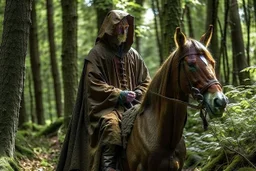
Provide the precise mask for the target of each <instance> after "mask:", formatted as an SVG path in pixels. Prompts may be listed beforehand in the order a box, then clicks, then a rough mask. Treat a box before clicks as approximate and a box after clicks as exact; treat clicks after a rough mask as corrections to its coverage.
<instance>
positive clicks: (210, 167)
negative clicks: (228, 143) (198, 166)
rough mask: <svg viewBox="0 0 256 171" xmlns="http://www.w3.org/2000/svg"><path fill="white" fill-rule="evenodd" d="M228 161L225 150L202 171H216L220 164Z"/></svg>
mask: <svg viewBox="0 0 256 171" xmlns="http://www.w3.org/2000/svg"><path fill="white" fill-rule="evenodd" d="M224 160H226V159H225V153H224V151H223V150H221V151H219V155H218V156H217V157H215V158H214V159H213V160H212V161H211V162H209V163H207V165H205V166H204V167H203V168H202V171H210V170H215V169H214V168H215V167H216V166H217V165H218V164H220V163H223V161H224Z"/></svg>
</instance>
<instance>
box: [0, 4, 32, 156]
mask: <svg viewBox="0 0 256 171" xmlns="http://www.w3.org/2000/svg"><path fill="white" fill-rule="evenodd" d="M31 4H32V1H31V0H22V1H18V0H6V7H5V13H4V18H5V19H4V22H3V35H2V44H1V46H0V83H1V84H0V157H3V156H8V157H13V153H14V147H15V133H16V130H17V126H18V117H19V116H18V115H19V110H20V103H21V97H22V91H23V86H24V75H25V57H26V54H27V45H28V37H29V27H30V24H31V20H30V14H31V9H32V8H31Z"/></svg>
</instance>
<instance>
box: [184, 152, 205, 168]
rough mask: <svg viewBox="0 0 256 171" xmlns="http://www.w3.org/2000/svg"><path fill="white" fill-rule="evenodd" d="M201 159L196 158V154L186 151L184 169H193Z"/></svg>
mask: <svg viewBox="0 0 256 171" xmlns="http://www.w3.org/2000/svg"><path fill="white" fill-rule="evenodd" d="M201 160H202V157H200V156H198V155H197V154H195V153H193V152H191V151H187V159H186V161H185V166H184V167H185V168H195V167H196V166H198V165H199V163H200V162H201Z"/></svg>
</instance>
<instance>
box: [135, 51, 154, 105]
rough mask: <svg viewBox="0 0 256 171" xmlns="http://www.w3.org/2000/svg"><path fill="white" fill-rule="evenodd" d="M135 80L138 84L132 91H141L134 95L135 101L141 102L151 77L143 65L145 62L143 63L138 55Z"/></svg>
mask: <svg viewBox="0 0 256 171" xmlns="http://www.w3.org/2000/svg"><path fill="white" fill-rule="evenodd" d="M137 80H139V81H138V83H137V85H136V87H135V89H134V91H135V92H136V91H138V90H140V91H141V94H139V93H136V94H137V97H136V99H137V100H139V101H141V100H142V96H144V94H145V93H146V91H147V87H148V85H149V83H150V81H151V77H150V74H149V71H148V68H147V66H146V64H145V62H144V61H143V59H142V58H141V57H140V56H139V55H138V65H137Z"/></svg>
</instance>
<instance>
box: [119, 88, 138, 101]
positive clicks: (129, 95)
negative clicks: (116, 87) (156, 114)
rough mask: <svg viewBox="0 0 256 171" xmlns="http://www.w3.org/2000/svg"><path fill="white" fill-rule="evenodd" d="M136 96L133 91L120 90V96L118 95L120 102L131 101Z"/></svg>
mask: <svg viewBox="0 0 256 171" xmlns="http://www.w3.org/2000/svg"><path fill="white" fill-rule="evenodd" d="M135 98H136V93H135V92H133V91H127V90H125V91H121V93H120V96H119V100H120V101H121V102H122V103H130V102H132V101H133V100H134V99H135Z"/></svg>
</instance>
